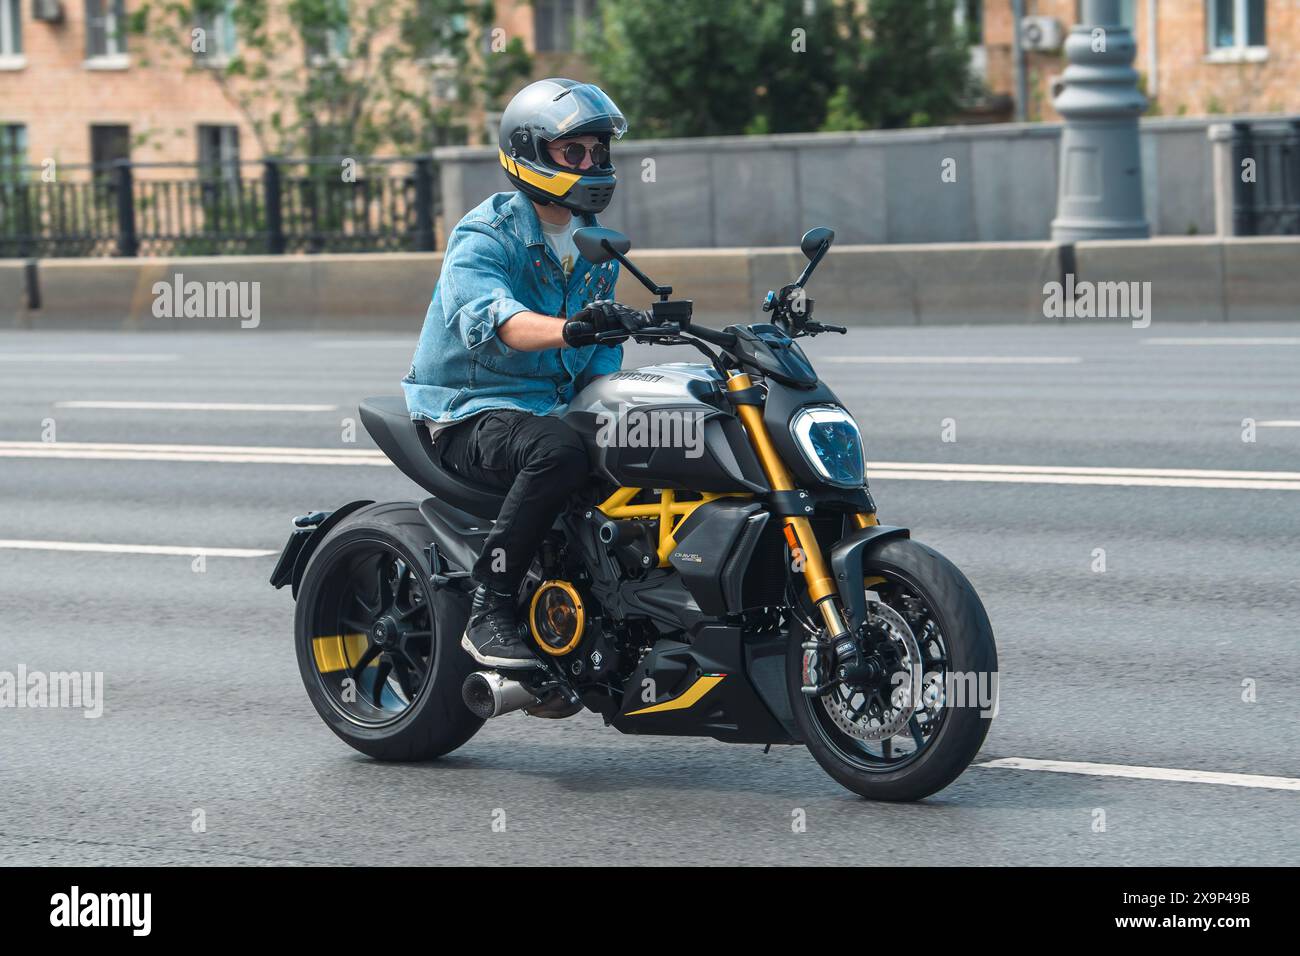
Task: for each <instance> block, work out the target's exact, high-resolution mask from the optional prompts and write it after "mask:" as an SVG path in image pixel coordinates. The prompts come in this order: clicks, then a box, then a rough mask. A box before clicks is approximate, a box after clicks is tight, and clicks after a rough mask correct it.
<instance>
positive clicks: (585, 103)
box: [528, 83, 627, 140]
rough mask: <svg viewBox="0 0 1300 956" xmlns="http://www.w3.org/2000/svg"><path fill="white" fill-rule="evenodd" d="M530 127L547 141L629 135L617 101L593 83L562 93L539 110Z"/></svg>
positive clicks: (617, 137) (571, 88)
mask: <svg viewBox="0 0 1300 956" xmlns="http://www.w3.org/2000/svg"><path fill="white" fill-rule="evenodd" d="M528 125H529V126H530V127H532V129H533V132H534V134H535V135H536V136H538V137H539V138H541V139H545V140H555V139H561V138H563V137H565V136H579V135H582V134H584V133H591V132H597V131H598V132H601V133H605V132H608V133H610V134H611V135H612V136H613V137H614V138H615V139H619V138H621V137H622V135H623V134H624V133H625V132H627V120H625V119H624V118H623V114H622V113H620V112H619V109H618V107H617V106H615V105H614V101H613V100H611V99H610V98H609V97H608V96H606V95H605V91H604V90H602V89H601V88H600V87H598V86H593V85H592V84H590V83H584V84H582V85H580V86H573V87H570V88H569V89H567V90H563V91H561V92H560V93H559V94H558V95H557V96H555V97H554V98H553V99H551V100H548V101H547V102H546V103H545V104H544V105H543V106H542V107H541V108H540V109H539V110H538V111H537V113H536V115H535V117H534V118H533V119H532V120H531V121H530V122H529V124H528Z"/></svg>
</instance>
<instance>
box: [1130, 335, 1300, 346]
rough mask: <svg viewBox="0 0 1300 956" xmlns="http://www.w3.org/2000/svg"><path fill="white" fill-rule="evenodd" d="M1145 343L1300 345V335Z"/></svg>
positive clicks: (1181, 338)
mask: <svg viewBox="0 0 1300 956" xmlns="http://www.w3.org/2000/svg"><path fill="white" fill-rule="evenodd" d="M1142 344H1143V345H1300V335H1271V336H1244V335H1238V336H1228V335H1225V336H1222V337H1218V336H1205V337H1202V338H1192V337H1188V336H1176V335H1168V336H1160V337H1157V338H1150V339H1143V340H1142Z"/></svg>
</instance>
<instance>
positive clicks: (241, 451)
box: [0, 441, 382, 458]
mask: <svg viewBox="0 0 1300 956" xmlns="http://www.w3.org/2000/svg"><path fill="white" fill-rule="evenodd" d="M8 448H12V449H17V450H20V451H21V450H31V451H38V452H39V451H50V450H57V449H60V448H66V449H71V450H73V451H142V452H187V453H189V452H197V453H217V454H231V455H316V456H320V455H329V456H341V457H357V458H373V457H375V456H376V455H380V452H378V451H376V450H375V449H373V448H298V447H294V446H280V445H154V444H138V443H131V442H96V441H57V442H52V441H0V451H3V450H4V449H8ZM381 457H382V456H381Z"/></svg>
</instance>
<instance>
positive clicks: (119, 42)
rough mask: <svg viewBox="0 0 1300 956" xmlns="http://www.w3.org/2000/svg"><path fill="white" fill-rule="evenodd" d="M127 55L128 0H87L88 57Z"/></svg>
mask: <svg viewBox="0 0 1300 956" xmlns="http://www.w3.org/2000/svg"><path fill="white" fill-rule="evenodd" d="M125 55H126V0H86V59H87V60H114V59H120V58H122V57H124V56H125Z"/></svg>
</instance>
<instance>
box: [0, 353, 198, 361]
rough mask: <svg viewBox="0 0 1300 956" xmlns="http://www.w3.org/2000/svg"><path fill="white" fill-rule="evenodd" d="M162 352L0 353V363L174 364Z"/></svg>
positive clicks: (167, 355)
mask: <svg viewBox="0 0 1300 956" xmlns="http://www.w3.org/2000/svg"><path fill="white" fill-rule="evenodd" d="M178 358H180V356H179V355H171V354H167V353H164V352H0V362H106V363H116V362H175V361H176V360H177V359H178Z"/></svg>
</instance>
